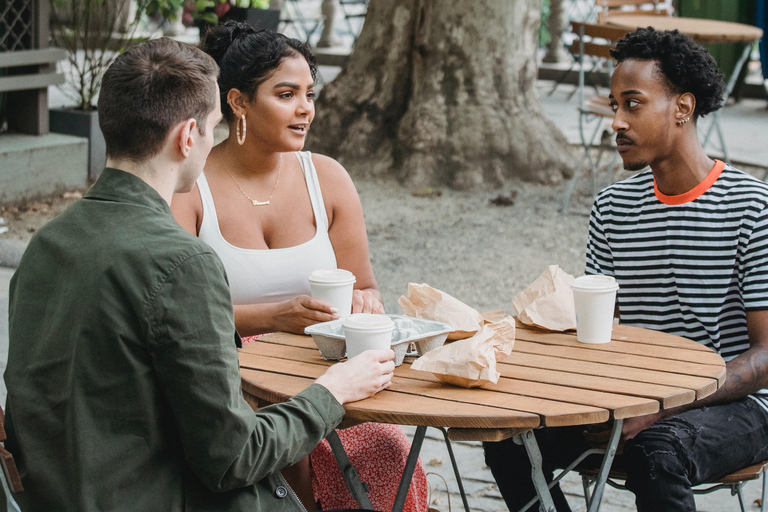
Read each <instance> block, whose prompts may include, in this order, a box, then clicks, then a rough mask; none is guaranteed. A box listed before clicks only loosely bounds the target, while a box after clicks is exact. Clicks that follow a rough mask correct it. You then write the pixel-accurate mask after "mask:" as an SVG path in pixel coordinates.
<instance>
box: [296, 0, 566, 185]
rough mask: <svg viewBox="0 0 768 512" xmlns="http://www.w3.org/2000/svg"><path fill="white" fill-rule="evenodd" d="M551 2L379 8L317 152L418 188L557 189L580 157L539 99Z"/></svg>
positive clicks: (486, 0) (374, 0) (323, 97)
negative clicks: (544, 24) (542, 22)
mask: <svg viewBox="0 0 768 512" xmlns="http://www.w3.org/2000/svg"><path fill="white" fill-rule="evenodd" d="M540 9H541V0H472V1H471V2H470V1H468V2H456V1H455V0H371V2H370V4H369V6H368V13H367V15H366V19H365V25H364V26H363V30H362V33H361V34H360V38H359V39H358V41H357V46H356V48H355V51H354V53H353V54H352V55H351V57H350V60H349V63H348V64H347V66H346V67H345V68H344V70H343V71H342V72H341V73H340V74H339V76H338V77H337V78H336V80H334V81H333V82H331V83H329V84H328V85H326V86H325V87H324V88H323V90H322V92H321V94H320V98H319V99H318V104H317V111H318V115H317V118H316V120H315V122H314V126H313V127H312V130H311V132H310V140H309V144H308V147H309V148H310V149H312V150H313V151H318V152H322V153H325V154H328V155H331V156H333V157H335V158H337V159H339V161H341V163H342V164H344V165H345V166H346V167H347V168H348V169H349V170H350V172H352V173H353V174H355V175H358V176H371V177H380V176H392V175H394V176H395V177H396V178H398V179H399V180H401V181H402V182H403V183H406V184H409V185H412V186H420V185H436V184H447V185H450V186H453V187H455V188H459V189H466V188H472V187H474V186H478V185H483V184H485V185H492V186H499V185H501V184H502V183H503V182H504V180H505V179H506V178H508V177H510V176H520V177H522V178H524V179H530V180H536V181H541V182H550V183H555V182H558V181H560V180H561V179H562V177H563V176H564V175H569V174H570V172H571V169H570V166H569V162H570V161H572V158H571V155H570V150H569V148H568V146H567V142H566V140H565V137H564V136H563V135H562V133H561V132H560V131H559V130H558V129H557V128H556V127H555V126H554V124H553V123H551V122H550V121H549V120H548V119H547V117H546V115H545V114H544V112H543V110H542V108H541V104H540V103H539V96H538V92H537V90H536V73H537V63H536V52H537V42H538V28H539V19H540Z"/></svg>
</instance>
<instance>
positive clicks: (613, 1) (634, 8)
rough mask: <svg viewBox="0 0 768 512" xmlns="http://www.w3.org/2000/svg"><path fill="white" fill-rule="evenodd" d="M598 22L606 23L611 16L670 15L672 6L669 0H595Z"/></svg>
mask: <svg viewBox="0 0 768 512" xmlns="http://www.w3.org/2000/svg"><path fill="white" fill-rule="evenodd" d="M595 4H596V5H597V9H598V11H597V22H598V23H599V24H601V25H604V24H605V23H607V22H608V18H610V17H611V16H626V15H632V14H642V15H643V16H652V15H658V16H669V15H671V14H672V6H671V5H670V2H669V0H595Z"/></svg>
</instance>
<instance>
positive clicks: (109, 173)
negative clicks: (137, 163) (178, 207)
mask: <svg viewBox="0 0 768 512" xmlns="http://www.w3.org/2000/svg"><path fill="white" fill-rule="evenodd" d="M85 198H86V199H101V200H106V201H117V202H127V203H134V204H139V205H142V206H147V207H149V208H152V209H153V210H158V211H160V212H163V213H168V214H169V215H170V214H171V208H170V206H169V205H168V203H167V202H166V201H165V199H163V198H162V197H161V196H160V194H158V193H157V191H156V190H155V189H153V188H152V187H150V186H149V185H148V184H147V183H146V182H145V181H144V180H142V179H141V178H139V177H138V176H136V175H134V174H131V173H129V172H126V171H121V170H120V169H114V168H111V167H106V168H105V169H104V171H103V172H102V173H101V176H99V179H98V180H97V181H96V183H94V184H93V186H92V187H91V188H90V190H88V192H87V193H86V194H85Z"/></svg>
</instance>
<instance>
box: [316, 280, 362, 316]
mask: <svg viewBox="0 0 768 512" xmlns="http://www.w3.org/2000/svg"><path fill="white" fill-rule="evenodd" d="M354 286H355V276H354V274H352V272H350V271H349V270H344V269H340V268H333V269H327V270H315V271H314V272H312V275H310V276H309V287H310V289H311V290H312V296H313V297H317V298H318V299H320V300H324V301H325V302H328V303H330V304H331V305H332V306H333V307H335V308H336V309H337V310H338V314H339V316H342V317H345V316H349V314H350V313H351V312H352V292H353V291H354Z"/></svg>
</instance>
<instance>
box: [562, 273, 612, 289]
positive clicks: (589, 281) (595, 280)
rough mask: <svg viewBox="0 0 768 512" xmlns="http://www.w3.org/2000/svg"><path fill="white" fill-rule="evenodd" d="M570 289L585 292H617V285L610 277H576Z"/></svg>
mask: <svg viewBox="0 0 768 512" xmlns="http://www.w3.org/2000/svg"><path fill="white" fill-rule="evenodd" d="M571 288H572V289H574V290H579V291H586V292H590V291H595V292H598V291H600V292H608V291H614V290H618V289H619V285H618V283H617V282H616V279H614V278H613V277H612V276H603V275H593V276H581V277H577V278H576V279H574V280H573V284H571Z"/></svg>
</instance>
